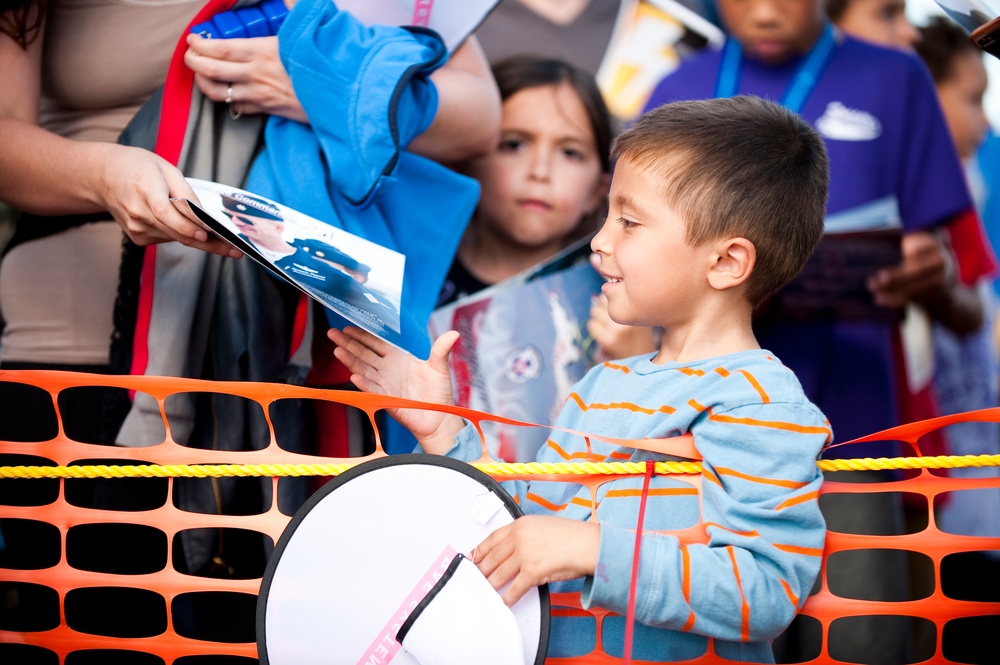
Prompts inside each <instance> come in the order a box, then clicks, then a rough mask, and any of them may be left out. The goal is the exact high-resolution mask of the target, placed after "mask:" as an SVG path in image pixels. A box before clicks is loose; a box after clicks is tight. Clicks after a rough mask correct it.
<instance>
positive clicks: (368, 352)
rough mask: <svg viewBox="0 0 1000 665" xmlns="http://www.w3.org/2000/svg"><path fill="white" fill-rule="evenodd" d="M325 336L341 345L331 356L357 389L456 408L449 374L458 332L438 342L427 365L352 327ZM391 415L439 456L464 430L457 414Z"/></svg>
mask: <svg viewBox="0 0 1000 665" xmlns="http://www.w3.org/2000/svg"><path fill="white" fill-rule="evenodd" d="M327 336H328V337H329V338H330V339H331V340H332V341H333V343H334V344H336V345H337V348H336V349H334V350H333V355H334V356H335V357H336V358H337V360H339V361H340V362H342V363H344V366H345V367H347V369H349V370H350V371H351V383H353V384H354V385H355V386H357V387H358V389H359V390H363V391H364V392H370V393H376V394H379V395H390V396H393V397H402V398H405V399H412V400H419V401H421V402H429V403H431V404H449V405H450V404H454V398H453V397H452V388H451V373H450V372H449V371H448V353H449V352H450V351H451V347H453V346H454V345H455V342H457V341H458V337H459V335H458V333H457V332H455V331H454V330H450V331H448V332H446V333H444V334H443V335H441V336H440V337H438V338H437V340H435V342H434V345H433V346H432V347H431V354H430V357H429V358H428V359H427V360H426V361H423V360H419V359H417V358H416V357H414V356H413V355H411V354H409V353H406V352H405V351H401V350H399V349H397V348H396V347H394V346H392V345H391V344H389V343H387V342H385V341H383V340H381V339H379V338H378V337H376V336H375V335H372V334H371V333H369V332H367V331H364V330H362V329H360V328H355V327H353V326H348V327H346V328H344V330H343V331H341V330H337V329H335V328H332V329H330V331H329V332H328V333H327ZM388 411H389V414H390V415H391V416H392V417H393V418H395V419H396V420H398V421H399V422H400V423H401V424H402V425H403V426H404V427H406V428H407V429H408V430H410V431H411V432H412V433H413V435H414V436H415V437H416V438H417V441H419V442H420V445H421V446H422V447H423V449H424V450H425V451H426V452H429V453H436V454H439V455H443V454H444V453H446V452H448V450H449V449H450V448H451V447H452V446H453V445H454V443H455V435H456V434H458V432H459V430H461V429H462V428H463V427H464V426H465V423H464V421H463V420H462V419H461V418H459V417H458V416H452V415H450V414H447V413H441V412H439V411H431V410H426V409H389V410H388Z"/></svg>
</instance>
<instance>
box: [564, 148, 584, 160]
mask: <svg viewBox="0 0 1000 665" xmlns="http://www.w3.org/2000/svg"><path fill="white" fill-rule="evenodd" d="M562 152H563V155H565V156H566V157H568V158H569V159H571V160H573V161H575V162H578V161H581V160H583V158H584V154H583V151H581V150H578V149H576V148H563V150H562Z"/></svg>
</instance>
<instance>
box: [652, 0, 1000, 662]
mask: <svg viewBox="0 0 1000 665" xmlns="http://www.w3.org/2000/svg"><path fill="white" fill-rule="evenodd" d="M716 5H717V7H718V10H719V16H720V18H721V20H722V23H723V24H724V25H725V27H726V29H727V31H728V33H729V35H730V39H729V40H728V41H727V43H726V45H725V47H724V48H723V49H722V50H720V51H714V50H707V49H706V50H704V51H702V52H701V53H699V54H698V55H697V56H696V57H694V58H692V59H691V60H689V61H687V62H685V63H684V64H682V65H681V66H680V67H679V68H678V69H677V70H676V71H675V72H673V73H672V74H670V75H669V76H667V77H666V78H665V79H663V81H661V82H660V84H659V85H658V86H657V88H656V90H655V91H654V92H653V94H652V96H651V98H650V100H649V102H648V103H647V108H651V107H654V106H657V105H659V104H663V103H668V102H675V101H679V100H684V99H704V98H706V97H716V96H717V97H723V96H729V95H732V94H752V95H759V96H761V97H766V98H768V99H775V100H781V101H782V103H783V104H784V105H785V106H787V107H788V108H789V109H791V110H793V111H796V112H798V113H799V114H800V115H801V116H802V117H803V118H804V119H805V120H806V121H807V122H809V123H810V124H811V125H812V126H814V127H815V128H816V129H817V131H818V132H819V133H820V135H821V136H822V137H823V139H824V141H825V143H826V148H827V155H828V157H829V160H830V174H831V178H830V198H829V203H828V206H827V213H828V215H829V221H830V223H831V227H834V226H837V227H839V228H840V229H842V230H860V229H864V228H872V227H873V226H875V225H876V224H882V225H884V226H886V227H895V228H899V229H900V230H901V232H902V236H903V239H902V243H901V244H902V253H903V261H902V263H901V264H900V265H897V266H893V267H889V268H883V269H882V270H880V271H878V272H876V273H875V274H874V275H872V277H871V278H870V280H869V284H868V286H869V288H870V289H871V291H872V293H873V295H874V299H875V302H876V303H878V304H879V305H885V306H891V307H896V308H899V307H903V306H906V305H909V304H914V305H919V306H920V307H919V310H918V308H917V307H911V308H910V309H911V311H913V312H916V313H918V314H919V312H920V311H923V312H926V313H927V315H928V316H929V318H931V319H934V320H937V321H939V322H940V323H941V324H943V325H945V326H947V327H949V328H951V329H952V330H954V331H955V332H957V333H959V334H966V333H968V332H970V331H972V330H974V329H976V328H977V327H978V326H979V325H981V322H982V314H983V310H982V303H981V302H980V300H979V298H978V296H977V294H976V292H975V289H974V288H970V285H972V284H974V283H975V281H976V280H977V279H978V278H979V277H981V276H983V275H985V274H987V273H989V272H991V271H992V270H993V267H994V265H993V261H992V258H991V257H990V256H989V252H988V251H986V250H984V247H983V245H982V243H981V242H978V231H977V230H976V226H977V225H978V221H977V219H976V215H975V211H974V209H973V207H972V201H971V199H970V198H969V193H968V189H967V187H966V184H965V177H964V174H963V172H962V169H961V166H960V164H959V161H958V158H957V156H956V154H955V146H954V143H953V142H952V139H951V136H950V135H949V133H948V128H947V126H946V124H945V121H944V118H943V117H942V114H941V110H940V106H939V104H938V101H937V99H936V94H935V91H934V87H933V83H932V82H931V80H930V77H929V76H928V75H927V70H926V68H925V67H924V66H923V64H922V63H921V62H920V61H919V59H917V58H916V57H915V56H914V55H913V54H911V53H905V52H903V51H902V50H900V49H897V48H892V49H890V48H883V47H880V46H877V45H875V44H869V43H866V42H864V41H861V40H858V39H854V38H852V37H851V36H849V35H845V34H843V33H842V32H840V31H839V30H836V29H834V28H832V26H830V24H829V22H828V21H827V18H826V16H825V8H826V2H825V0H717V2H716ZM946 242H950V244H951V245H952V247H953V248H954V249H955V253H956V255H957V256H960V257H963V258H962V259H961V260H960V261H959V262H958V264H957V268H958V269H957V270H955V269H952V268H953V267H954V266H953V264H952V261H951V258H950V256H949V253H948V251H947V250H945V249H944V244H946ZM837 316H838V318H832V319H831V318H829V317H825V318H820V317H813V318H811V319H808V320H804V321H789V320H782V319H780V318H771V319H767V318H765V317H758V319H757V321H756V322H755V326H754V332H755V334H756V335H757V338H758V339H759V340H760V341H761V343H762V344H763V345H764V346H765V347H766V348H768V349H770V350H771V351H773V352H774V353H776V354H778V357H780V358H781V359H782V361H783V362H784V363H785V364H787V365H788V367H790V368H791V369H792V370H793V371H794V372H795V374H796V376H797V377H798V379H799V381H800V382H801V383H802V386H803V388H804V390H805V393H806V395H807V396H808V397H809V399H810V400H812V401H813V402H814V403H815V404H817V405H818V406H819V408H820V409H821V410H822V411H823V413H825V414H826V416H827V417H828V418H829V419H830V422H831V424H832V426H833V429H834V431H836V432H837V437H838V439H840V440H841V441H849V440H851V439H854V438H857V437H861V436H864V435H866V434H871V433H873V432H878V431H880V430H883V429H887V428H890V427H895V426H896V425H899V424H901V423H903V422H910V421H912V420H919V419H921V418H923V417H928V416H929V415H936V414H934V413H931V412H929V411H928V410H927V406H928V405H927V404H926V402H927V400H930V399H931V398H932V395H931V394H930V393H928V392H926V391H923V395H922V399H923V400H924V403H923V404H919V403H915V402H914V400H913V399H912V398H911V396H910V392H911V391H910V389H909V386H912V387H913V388H914V389H917V388H919V387H920V386H921V385H923V384H925V383H926V379H927V374H926V366H927V363H926V358H927V355H928V354H929V353H930V350H929V349H928V348H925V349H924V352H925V355H924V356H923V357H920V355H919V354H911V356H910V357H906V356H904V354H903V351H902V349H903V348H906V347H904V345H903V340H902V339H901V337H900V334H899V325H898V324H897V323H896V322H895V321H893V320H892V319H891V318H889V317H885V318H884V319H881V320H852V319H850V318H849V317H842V316H840V315H837ZM909 318H910V320H911V321H910V324H911V325H912V323H913V322H914V319H915V317H914V316H909ZM917 322H918V321H917ZM907 346H909V345H907ZM910 348H913V347H910ZM913 357H917V358H918V360H917V361H916V362H914V361H913ZM915 370H922V371H915ZM921 374H924V375H923V376H921ZM916 413H920V415H915V414H916ZM924 443H926V441H921V445H924ZM911 453H912V449H906V450H905V451H904V450H903V449H902V448H899V449H888V448H886V447H879V446H878V445H877V444H857V445H851V446H843V447H841V448H837V449H834V450H831V451H830V453H829V454H828V455H827V457H828V458H844V457H847V458H851V457H881V456H889V457H891V456H894V455H906V454H911ZM846 475H847V477H846V478H842V477H837V476H834V477H833V479H835V480H838V481H840V480H843V481H854V482H866V481H868V482H870V481H878V480H885V479H886V478H885V477H884V475H883V473H880V472H860V473H859V472H848V473H847V474H846ZM901 496H902V495H901V494H899V493H888V492H881V493H865V494H856V495H852V496H846V495H839V496H838V495H836V494H834V495H831V496H829V497H827V499H826V500H825V501H824V511H825V512H824V516H825V518H826V520H827V522H828V524H829V525H830V528H831V529H832V530H834V531H839V532H842V533H868V534H881V535H897V534H901V533H904V532H905V530H904V528H903V526H902V525H903V523H904V522H903V520H904V516H903V506H902V500H901ZM862 504H864V507H863V508H859V506H861V505H862ZM907 565H908V564H907V555H906V553H905V552H904V551H902V550H897V551H895V552H887V551H885V550H881V551H879V550H855V551H853V552H851V553H850V555H849V556H843V557H837V558H834V559H833V560H831V561H829V562H828V565H827V567H826V573H825V574H826V577H827V582H828V584H829V586H830V588H831V589H836V591H835V593H837V594H838V595H841V596H845V597H849V598H863V599H866V600H880V601H902V600H910V599H912V598H914V597H916V596H915V595H913V592H911V590H910V588H909V573H908V569H907ZM901 614H902V612H901ZM839 623H840V624H841V625H840V627H839V628H837V627H835V630H834V631H833V632H832V635H833V639H831V648H832V649H833V650H832V651H831V654H832V655H833V656H834V657H835V658H837V659H839V660H844V661H850V662H856V663H872V664H878V663H902V662H914V661H915V660H920V658H918V657H916V656H915V655H914V654H913V653H912V649H911V642H912V626H913V620H912V619H911V618H909V617H903V616H898V617H896V616H881V617H874V618H873V617H871V616H858V617H851V618H850V620H848V621H843V622H839ZM796 643H799V644H800V645H802V644H804V645H805V646H804V647H796V646H795V645H796ZM788 644H789V645H790V648H798V649H800V650H799V651H798V653H795V654H791V653H789V654H788V662H795V661H796V660H810V659H811V658H812V657H813V655H810V654H815V653H818V649H819V644H818V643H817V642H816V641H815V640H814V639H812V638H811V637H809V636H807V635H805V634H803V635H802V637H801V639H798V640H796V639H789V640H788ZM809 647H815V651H813V650H811V649H809ZM776 651H777V649H776ZM922 657H926V655H925V656H922Z"/></svg>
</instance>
